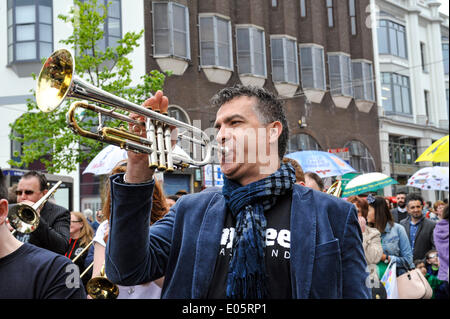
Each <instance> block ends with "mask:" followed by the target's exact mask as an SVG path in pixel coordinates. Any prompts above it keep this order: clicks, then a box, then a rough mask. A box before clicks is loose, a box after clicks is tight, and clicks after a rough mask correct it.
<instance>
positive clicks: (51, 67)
mask: <svg viewBox="0 0 450 319" xmlns="http://www.w3.org/2000/svg"><path fill="white" fill-rule="evenodd" d="M74 72H75V60H74V58H73V55H72V54H71V52H70V51H68V50H66V49H61V50H57V51H55V52H53V53H52V55H51V56H50V57H49V58H48V59H47V60H46V62H45V63H44V65H43V67H42V69H41V72H40V74H39V78H38V82H37V90H36V102H37V105H38V107H39V109H40V110H41V111H42V112H51V111H53V110H55V109H57V108H58V107H59V106H60V105H61V104H62V102H63V101H64V100H65V99H68V98H76V99H82V100H86V101H90V102H94V103H99V104H103V105H105V106H109V107H112V109H111V110H110V109H107V108H105V107H100V106H97V105H92V104H88V103H86V102H85V101H77V102H74V103H72V104H71V106H70V108H69V111H68V112H67V114H66V119H67V123H68V125H69V127H70V128H71V129H72V131H73V132H74V133H75V134H78V135H80V136H83V137H87V138H91V139H95V140H98V141H101V142H105V143H108V144H113V145H116V146H119V147H120V148H122V149H126V150H128V151H134V152H137V153H146V154H149V162H150V167H151V168H158V170H160V171H167V172H172V171H174V169H175V167H177V168H185V167H188V166H189V165H194V166H204V165H206V164H209V163H210V162H211V161H212V152H213V149H216V150H218V151H221V152H226V148H223V147H220V146H217V145H213V144H212V142H211V140H210V137H209V136H208V135H207V134H206V133H205V132H203V131H202V130H201V129H199V128H197V127H195V126H192V125H189V124H187V123H184V122H181V121H178V120H176V119H174V118H171V117H169V116H167V114H161V113H158V112H157V111H153V110H150V109H147V108H145V107H143V106H140V105H137V104H135V103H132V102H130V101H127V100H125V99H123V98H120V97H117V96H115V95H113V94H111V93H109V92H106V91H103V90H101V89H99V88H97V87H95V86H93V85H92V84H90V83H88V82H86V81H84V80H82V79H80V78H78V77H77V76H76V75H75V74H74ZM78 108H84V109H88V110H91V111H94V112H96V113H98V116H99V119H100V120H99V127H98V129H97V132H96V133H93V132H91V131H87V130H85V129H82V128H81V127H80V125H79V123H78V122H77V120H76V116H75V115H76V110H77V109H78ZM117 109H121V110H125V111H128V112H133V113H136V114H138V115H141V116H144V117H145V118H146V119H147V121H146V131H147V136H148V137H147V138H143V137H141V136H140V135H138V134H134V133H130V132H128V131H127V130H125V129H123V128H110V127H103V126H102V121H101V116H102V115H105V116H109V117H112V118H115V119H118V120H121V121H124V122H128V123H129V124H133V125H142V124H143V123H141V122H139V121H136V120H134V119H132V118H131V117H129V116H126V115H123V114H121V113H118V112H115V110H117ZM174 127H175V128H183V129H185V130H186V132H184V133H181V134H177V136H176V140H187V141H189V142H191V143H193V144H196V145H200V147H202V149H203V148H204V152H202V158H201V159H200V160H194V159H192V158H190V157H186V156H183V155H179V154H173V153H172V145H171V140H172V136H171V128H174ZM186 133H188V134H189V135H192V136H193V137H191V136H186V135H185V134H186ZM194 136H195V137H194ZM174 140H175V139H174Z"/></svg>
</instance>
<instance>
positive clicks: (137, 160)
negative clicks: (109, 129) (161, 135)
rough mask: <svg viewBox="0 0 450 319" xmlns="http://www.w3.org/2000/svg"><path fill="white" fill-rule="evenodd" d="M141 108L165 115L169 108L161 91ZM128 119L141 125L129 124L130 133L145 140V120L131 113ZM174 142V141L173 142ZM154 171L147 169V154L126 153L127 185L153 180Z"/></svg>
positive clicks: (167, 101)
mask: <svg viewBox="0 0 450 319" xmlns="http://www.w3.org/2000/svg"><path fill="white" fill-rule="evenodd" d="M142 106H144V107H146V108H150V109H151V110H153V111H156V112H160V113H163V114H164V113H167V109H168V108H169V99H168V98H167V97H166V96H164V94H163V92H162V91H157V92H156V94H155V95H154V96H153V97H151V98H149V99H147V100H146V101H145V102H144V103H143V104H142ZM130 117H131V118H133V119H135V120H138V121H140V122H142V125H135V124H130V126H129V129H130V132H132V133H134V134H137V135H140V136H141V137H144V138H146V137H147V132H146V127H145V122H146V120H147V119H146V118H145V117H144V116H142V115H139V114H136V113H131V114H130ZM175 142H176V141H175ZM154 172H155V170H154V169H151V168H149V158H148V154H142V153H136V152H133V151H128V164H127V172H126V176H125V180H126V182H127V183H132V184H134V183H144V182H147V181H150V180H151V179H152V178H153V174H154Z"/></svg>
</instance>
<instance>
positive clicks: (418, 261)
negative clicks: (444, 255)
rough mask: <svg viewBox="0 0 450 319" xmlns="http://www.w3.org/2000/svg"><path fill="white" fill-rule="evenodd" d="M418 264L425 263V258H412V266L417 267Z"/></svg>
mask: <svg viewBox="0 0 450 319" xmlns="http://www.w3.org/2000/svg"><path fill="white" fill-rule="evenodd" d="M419 264H424V265H425V264H426V263H425V260H423V259H416V260H414V266H416V267H417V265H419Z"/></svg>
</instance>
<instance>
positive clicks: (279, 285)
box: [207, 192, 292, 299]
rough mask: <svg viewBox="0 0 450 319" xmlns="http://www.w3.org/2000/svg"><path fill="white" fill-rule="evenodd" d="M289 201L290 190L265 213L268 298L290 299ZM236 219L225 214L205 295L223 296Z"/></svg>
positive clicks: (229, 214) (221, 297)
mask: <svg viewBox="0 0 450 319" xmlns="http://www.w3.org/2000/svg"><path fill="white" fill-rule="evenodd" d="M291 202H292V192H289V193H288V194H285V195H283V196H280V197H279V199H278V202H277V204H276V205H275V206H274V207H272V208H271V209H270V210H268V211H267V212H265V216H266V220H267V227H266V250H265V263H266V274H267V283H266V284H267V291H268V294H269V295H268V296H267V298H272V299H290V298H292V288H291V275H290V273H291V272H290V268H291V267H290V247H291V231H290V225H291V222H290V217H291ZM235 225H236V219H235V218H233V215H232V214H231V212H228V213H227V216H226V218H225V226H224V229H223V231H222V238H221V241H220V250H219V256H218V257H217V261H216V267H215V269H214V274H213V277H212V279H211V284H210V286H209V289H208V295H207V298H211V299H225V298H226V287H227V277H228V265H229V262H230V261H231V253H232V252H231V250H232V244H233V238H234V235H235V231H236V229H235Z"/></svg>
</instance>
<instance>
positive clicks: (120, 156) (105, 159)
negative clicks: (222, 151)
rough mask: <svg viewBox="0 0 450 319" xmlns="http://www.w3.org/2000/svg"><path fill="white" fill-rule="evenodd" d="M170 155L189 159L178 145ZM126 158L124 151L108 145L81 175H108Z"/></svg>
mask: <svg viewBox="0 0 450 319" xmlns="http://www.w3.org/2000/svg"><path fill="white" fill-rule="evenodd" d="M172 153H173V154H178V155H180V156H184V157H186V158H189V155H188V154H187V153H186V152H185V151H184V150H183V149H182V148H181V147H180V146H178V145H175V147H174V148H173V150H172ZM127 158H128V155H127V151H126V150H124V149H121V148H120V147H118V146H115V145H108V146H107V147H105V148H104V149H103V150H101V151H100V153H98V154H97V156H95V157H94V159H93V160H92V161H91V162H90V163H89V165H88V166H87V167H86V169H85V170H84V171H83V174H88V173H91V174H94V175H105V174H109V173H110V172H111V171H112V169H113V168H114V167H115V166H116V165H117V164H118V163H119V162H120V161H123V160H126V159H127Z"/></svg>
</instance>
